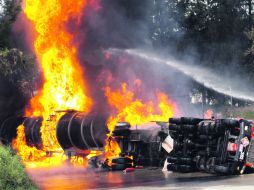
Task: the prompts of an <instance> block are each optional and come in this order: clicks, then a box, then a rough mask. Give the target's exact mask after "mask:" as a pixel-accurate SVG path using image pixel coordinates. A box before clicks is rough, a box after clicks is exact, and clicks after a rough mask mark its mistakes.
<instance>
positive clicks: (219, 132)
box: [167, 117, 254, 174]
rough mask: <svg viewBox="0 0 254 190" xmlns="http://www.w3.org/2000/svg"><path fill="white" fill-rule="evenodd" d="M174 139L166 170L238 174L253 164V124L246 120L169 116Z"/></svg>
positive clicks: (170, 130)
mask: <svg viewBox="0 0 254 190" xmlns="http://www.w3.org/2000/svg"><path fill="white" fill-rule="evenodd" d="M169 133H170V134H171V136H172V138H173V139H174V147H173V151H172V152H171V153H170V154H169V155H168V158H167V162H168V163H169V164H168V167H167V168H168V170H170V171H177V172H193V171H204V172H208V173H223V174H242V173H244V170H245V168H246V167H248V168H251V167H253V163H254V162H253V161H254V159H253V158H254V153H253V152H254V147H253V140H252V138H253V123H252V122H250V121H247V120H243V119H241V120H237V119H216V120H202V119H198V118H184V117H182V118H170V119H169Z"/></svg>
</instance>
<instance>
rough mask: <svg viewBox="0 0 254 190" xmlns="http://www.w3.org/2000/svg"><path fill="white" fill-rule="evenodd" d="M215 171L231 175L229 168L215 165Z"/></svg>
mask: <svg viewBox="0 0 254 190" xmlns="http://www.w3.org/2000/svg"><path fill="white" fill-rule="evenodd" d="M214 171H215V172H217V173H223V174H229V172H230V169H229V167H228V166H219V165H215V166H214Z"/></svg>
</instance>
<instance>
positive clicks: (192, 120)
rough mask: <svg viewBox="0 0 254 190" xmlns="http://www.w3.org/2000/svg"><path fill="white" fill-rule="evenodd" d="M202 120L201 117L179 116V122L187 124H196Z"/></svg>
mask: <svg viewBox="0 0 254 190" xmlns="http://www.w3.org/2000/svg"><path fill="white" fill-rule="evenodd" d="M202 120H203V119H199V118H194V117H181V123H182V124H188V125H197V124H198V123H199V122H200V121H202Z"/></svg>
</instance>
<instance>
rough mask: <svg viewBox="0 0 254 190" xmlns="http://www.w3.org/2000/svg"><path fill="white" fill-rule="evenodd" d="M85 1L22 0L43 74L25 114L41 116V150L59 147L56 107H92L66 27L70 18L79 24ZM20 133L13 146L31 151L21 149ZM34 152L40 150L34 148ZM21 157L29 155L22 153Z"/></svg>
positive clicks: (21, 131)
mask: <svg viewBox="0 0 254 190" xmlns="http://www.w3.org/2000/svg"><path fill="white" fill-rule="evenodd" d="M86 5H87V1H86V0H76V1H73V0H38V1H34V0H25V9H24V13H25V14H26V16H27V18H28V19H29V20H30V21H31V22H32V25H33V26H34V28H35V31H36V35H35V36H36V39H35V41H34V50H35V54H36V56H37V59H38V62H39V63H40V66H41V68H42V70H43V76H44V84H43V88H42V90H41V91H40V92H39V94H38V95H37V96H35V97H34V98H32V100H31V101H30V108H29V109H27V110H26V115H27V116H42V117H43V123H42V127H41V136H42V143H43V151H44V152H45V151H55V150H59V149H60V145H59V144H58V142H57V139H56V134H55V127H56V123H57V121H58V119H59V118H60V117H61V115H62V114H61V112H56V111H59V110H67V109H75V110H80V111H85V112H88V111H89V110H90V109H91V105H92V101H91V99H90V98H89V97H88V95H87V89H86V86H85V84H84V81H83V72H82V68H81V67H80V65H79V62H78V60H77V48H76V47H75V46H74V45H73V43H72V41H73V35H72V34H71V33H70V32H69V31H68V29H67V24H68V21H70V19H71V21H72V25H73V24H78V22H79V19H80V17H81V16H82V15H81V13H82V10H83V9H84V7H85V6H86ZM23 136H24V130H21V128H20V129H19V130H18V138H19V137H20V139H18V140H17V141H16V144H15V147H16V149H17V150H18V151H19V154H20V155H21V154H23V153H24V154H30V153H29V152H32V151H30V149H27V150H29V151H24V149H25V146H23V145H25V144H22V143H21V142H20V141H21V138H23ZM17 142H18V143H17ZM26 148H27V147H26ZM32 149H33V148H32ZM32 155H33V156H35V154H32ZM36 155H41V154H40V153H38V152H36ZM22 158H24V159H27V158H28V157H27V155H24V156H22ZM29 159H31V158H29Z"/></svg>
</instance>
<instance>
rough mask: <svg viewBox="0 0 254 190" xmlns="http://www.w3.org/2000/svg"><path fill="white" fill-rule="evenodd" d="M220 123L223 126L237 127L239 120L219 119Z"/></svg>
mask: <svg viewBox="0 0 254 190" xmlns="http://www.w3.org/2000/svg"><path fill="white" fill-rule="evenodd" d="M220 124H221V125H222V126H225V127H238V126H239V121H238V120H235V119H221V120H220Z"/></svg>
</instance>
